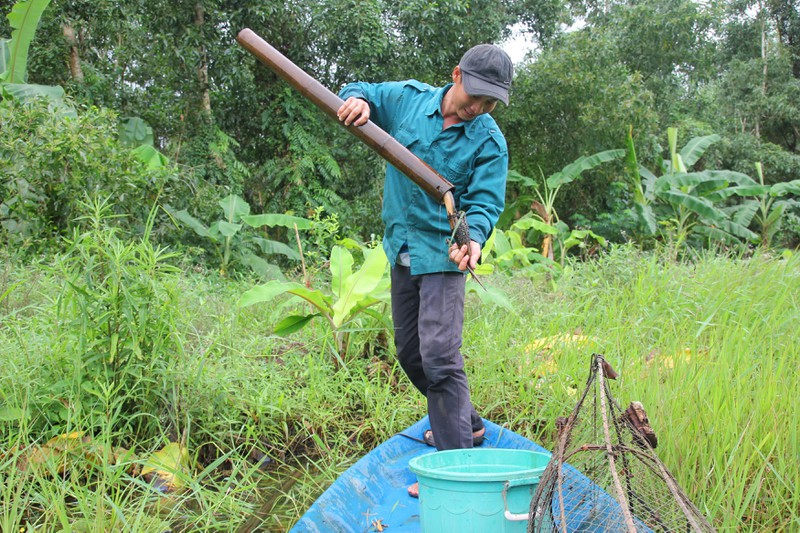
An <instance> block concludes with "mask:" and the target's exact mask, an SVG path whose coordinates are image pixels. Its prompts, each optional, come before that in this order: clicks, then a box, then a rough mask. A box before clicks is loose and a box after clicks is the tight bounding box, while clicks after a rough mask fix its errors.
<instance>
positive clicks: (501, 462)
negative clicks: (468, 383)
mask: <svg viewBox="0 0 800 533" xmlns="http://www.w3.org/2000/svg"><path fill="white" fill-rule="evenodd" d="M549 461H550V455H549V454H546V453H539V452H533V451H529V450H507V449H497V448H471V449H464V450H447V451H443V452H435V453H430V454H426V455H421V456H418V457H414V458H413V459H411V461H409V464H408V465H409V468H411V471H412V472H414V473H415V474H416V475H417V480H418V481H419V508H420V525H421V529H422V531H423V532H428V533H450V532H453V533H455V532H458V533H462V532H469V531H471V532H475V533H487V532H489V533H495V532H496V533H515V532H522V533H524V532H525V531H527V528H528V509H529V507H530V504H531V498H532V497H533V493H534V492H536V487H537V485H538V484H539V478H540V477H541V475H542V472H544V469H545V467H546V466H547V463H548V462H549Z"/></svg>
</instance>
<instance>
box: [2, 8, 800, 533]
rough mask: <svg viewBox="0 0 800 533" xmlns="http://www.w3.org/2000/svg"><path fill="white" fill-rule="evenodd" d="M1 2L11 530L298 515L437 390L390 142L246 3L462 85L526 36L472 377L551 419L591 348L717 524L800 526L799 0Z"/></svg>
mask: <svg viewBox="0 0 800 533" xmlns="http://www.w3.org/2000/svg"><path fill="white" fill-rule="evenodd" d="M0 13H1V14H3V15H8V17H4V18H2V19H0V37H3V39H0V98H2V100H1V101H0V242H2V243H3V249H2V252H0V257H1V258H2V267H1V268H0V369H1V371H0V530H3V531H12V530H14V531H19V530H20V529H26V530H29V531H34V530H39V531H60V530H73V531H82V530H86V531H100V530H109V531H110V530H115V531H116V530H125V531H164V530H165V529H171V530H176V531H178V530H186V531H189V530H192V531H196V530H208V531H232V530H254V529H266V530H274V531H284V530H286V529H287V528H288V527H290V526H291V524H292V523H293V522H294V521H295V520H296V519H297V518H298V517H299V516H300V514H302V512H303V510H304V509H305V508H307V507H308V505H309V504H310V502H312V501H313V500H314V498H315V497H316V496H317V495H319V493H321V492H322V490H324V488H325V487H326V486H327V485H328V484H329V483H330V482H331V481H332V480H333V479H335V477H336V476H337V475H338V474H339V473H341V472H342V471H343V470H344V469H345V468H346V467H347V466H349V464H352V462H353V461H354V460H356V459H357V458H358V457H359V456H361V455H363V454H364V453H366V452H367V451H368V450H369V449H371V448H372V447H374V446H375V445H376V444H377V443H379V442H382V441H383V440H385V439H386V438H388V437H389V436H390V435H392V434H393V433H394V432H396V431H398V430H401V429H403V428H405V427H406V426H407V425H409V424H410V423H412V422H413V421H415V420H417V419H419V417H420V416H422V414H423V413H424V407H423V406H422V405H421V404H420V402H419V398H418V397H417V396H415V395H413V394H410V393H409V394H406V393H405V392H406V390H407V388H408V387H407V383H406V382H405V381H404V378H403V377H402V373H401V372H400V370H399V369H398V367H397V366H396V364H395V363H394V358H393V349H394V347H393V343H392V340H391V321H390V316H389V315H390V313H389V311H388V308H387V296H386V289H387V275H386V274H387V273H386V264H385V258H384V257H382V254H381V253H380V246H379V240H380V235H381V234H382V225H381V221H380V214H379V211H380V208H379V206H380V203H381V198H380V195H381V193H382V173H383V163H382V162H381V161H380V160H379V159H378V157H377V156H376V155H374V154H372V153H370V152H369V151H368V150H367V149H366V148H364V147H363V146H360V145H358V144H356V142H355V141H354V140H353V138H352V137H351V136H349V135H348V134H346V133H345V132H343V131H341V129H340V128H339V126H337V125H336V124H334V123H333V122H332V121H330V120H328V119H327V118H325V117H324V115H323V114H322V113H321V112H319V111H318V110H316V109H315V108H313V106H312V105H311V104H309V103H308V102H307V101H305V100H304V99H303V97H302V96H300V95H299V94H298V93H297V92H295V91H293V90H292V89H290V88H289V87H288V86H287V85H286V84H285V83H284V82H282V81H281V80H279V79H278V78H276V77H275V76H274V75H273V74H272V73H271V72H269V70H268V69H266V68H265V67H263V66H261V65H259V64H257V62H256V61H255V59H254V58H252V57H251V56H250V55H249V54H248V53H247V52H245V51H244V50H243V49H242V48H240V47H239V46H237V45H236V44H235V35H236V33H238V31H239V30H240V29H241V28H244V27H249V28H251V29H253V30H254V31H256V32H257V33H259V34H260V35H261V36H263V37H264V38H265V39H266V40H267V41H268V42H270V43H271V44H273V45H274V46H275V47H276V48H278V49H279V50H280V51H281V52H282V53H284V54H285V55H286V56H287V57H289V58H290V59H291V60H293V61H294V62H295V63H297V64H298V65H299V66H300V67H301V68H303V69H304V70H306V71H307V72H309V73H310V74H312V75H313V76H314V77H316V78H317V79H319V80H320V81H321V82H322V83H323V84H325V85H326V86H328V87H329V88H331V89H332V90H334V91H335V90H337V89H338V88H339V87H341V86H342V85H343V84H344V83H347V82H349V81H354V80H364V81H383V80H389V79H405V78H411V77H413V78H416V79H419V80H422V81H425V82H428V83H431V84H434V85H438V84H443V83H446V82H447V81H448V79H449V73H450V72H451V70H452V67H453V66H454V65H455V64H456V63H457V62H458V59H459V57H460V56H461V54H462V53H463V52H464V51H465V50H467V49H468V48H469V47H471V46H472V45H474V44H477V43H482V42H496V43H501V42H504V41H506V40H507V39H509V38H510V37H511V36H512V35H514V34H522V35H524V36H527V38H528V39H530V40H531V41H532V42H533V43H534V44H535V46H534V48H533V50H532V51H531V52H530V53H529V54H528V55H527V56H526V57H525V58H524V59H523V60H522V61H520V62H519V63H518V64H517V66H516V67H517V68H516V75H515V79H514V86H513V94H512V104H511V105H510V106H509V107H507V108H502V109H498V111H497V113H496V118H497V120H498V122H499V123H500V125H501V127H502V129H503V131H504V133H505V135H506V137H507V139H508V142H509V149H510V153H511V172H510V174H509V188H508V193H507V209H506V211H505V212H504V213H503V216H502V218H501V221H500V223H499V225H498V230H497V231H496V232H495V235H494V236H493V237H492V239H491V241H490V243H488V244H487V247H486V249H485V258H486V261H485V265H483V267H482V268H483V270H482V271H481V273H483V274H484V283H487V282H488V285H489V289H490V290H489V291H488V292H484V291H478V290H471V291H470V298H469V301H468V322H467V328H466V329H467V332H468V333H467V338H466V339H465V353H466V355H467V357H468V359H469V362H468V367H469V369H470V373H471V374H470V378H471V380H472V383H473V384H475V385H474V387H473V388H474V391H475V392H474V394H475V401H476V404H477V405H478V406H480V407H481V411H482V413H483V414H484V415H485V416H486V417H487V418H491V419H492V420H494V421H495V422H498V423H503V424H508V425H509V427H511V428H513V429H514V430H515V431H518V432H520V433H522V434H525V435H526V436H528V437H530V438H532V439H534V440H536V441H538V442H541V443H542V444H543V445H545V446H550V445H551V444H552V442H553V438H554V426H553V421H554V419H555V417H557V416H561V415H564V414H565V413H566V412H568V411H569V410H570V409H571V407H572V405H573V403H574V396H575V391H576V390H577V389H579V388H580V385H581V383H582V381H583V380H584V379H585V376H586V373H587V372H588V368H587V367H588V361H589V355H590V354H591V353H592V352H593V351H600V352H602V353H605V354H606V356H607V357H608V358H609V360H610V361H611V362H612V364H613V365H614V366H615V367H617V369H618V370H620V371H621V374H622V376H621V377H622V379H621V381H620V382H619V384H618V396H619V397H620V399H621V401H627V400H629V399H631V400H632V399H637V400H640V401H643V402H644V403H645V405H646V406H647V407H648V409H649V414H650V416H651V420H652V421H653V422H654V425H655V426H656V430H657V432H659V436H660V437H661V438H660V446H659V449H658V452H659V456H660V457H661V458H662V460H664V462H665V463H666V464H667V465H668V466H669V467H670V468H671V469H672V471H673V472H675V474H676V476H677V477H678V479H679V481H680V482H681V484H682V486H683V487H684V488H685V489H686V490H687V492H688V493H689V495H690V497H691V498H692V499H693V500H694V501H695V502H696V503H697V504H698V506H699V507H700V509H701V510H702V511H703V512H705V513H706V514H707V515H708V517H709V519H710V520H712V522H713V523H714V525H716V526H717V527H719V529H721V530H746V531H785V530H793V529H800V499H798V498H800V496H798V494H800V491H798V490H797V486H798V482H800V471H799V470H798V467H797V464H798V459H800V457H798V455H797V454H798V452H797V451H798V450H800V442H799V441H798V434H797V424H793V423H791V422H792V421H794V420H796V419H797V418H798V415H800V413H799V412H798V411H800V405H799V403H798V400H797V398H798V397H800V379H798V376H797V370H796V366H797V356H798V353H800V351H799V350H798V345H797V340H796V338H795V337H796V334H795V330H796V329H797V323H798V318H800V316H799V315H800V312H799V311H798V296H797V295H798V294H800V282H799V281H798V276H799V275H798V271H799V270H798V260H797V257H796V254H795V253H794V252H793V250H796V248H797V246H798V244H800V218H798V213H800V211H798V200H797V198H798V197H799V196H800V155H798V151H799V150H800V147H799V146H798V141H800V14H799V13H800V5H798V2H797V1H796V0H783V1H778V0H758V1H749V0H742V1H740V0H724V1H723V0H720V1H711V2H695V1H690V0H652V1H649V2H646V3H640V2H625V1H616V0H613V1H607V2H590V1H587V2H582V1H562V0H478V1H475V0H473V1H469V2H468V1H464V0H445V1H439V2H430V1H427V0H426V1H422V0H409V1H406V2H399V3H398V2H384V1H382V0H362V1H359V2H350V1H342V0H336V1H332V0H323V1H315V2H305V1H293V2H272V1H266V2H264V1H262V2H251V1H249V0H240V1H237V2H229V1H224V0H194V1H191V2H186V1H182V0H178V1H172V2H164V1H161V0H149V1H147V2H141V1H137V0H123V1H115V2H110V1H106V0H95V1H84V0H71V1H62V2H53V3H51V2H50V1H49V0H25V1H19V2H0ZM375 250H377V252H374V251H375ZM492 272H493V273H494V274H493V275H491V276H489V275H488V274H490V273H492ZM471 285H473V284H472V283H470V286H471Z"/></svg>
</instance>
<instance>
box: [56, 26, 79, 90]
mask: <svg viewBox="0 0 800 533" xmlns="http://www.w3.org/2000/svg"><path fill="white" fill-rule="evenodd" d="M61 29H62V32H63V33H64V39H65V40H66V41H67V46H68V47H69V71H70V75H71V76H72V81H74V82H76V83H83V69H81V58H80V56H79V55H78V39H77V38H76V37H75V29H74V28H73V27H72V25H71V24H69V23H67V24H64V25H63V26H62V27H61Z"/></svg>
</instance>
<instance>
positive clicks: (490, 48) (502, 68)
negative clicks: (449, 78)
mask: <svg viewBox="0 0 800 533" xmlns="http://www.w3.org/2000/svg"><path fill="white" fill-rule="evenodd" d="M458 66H459V67H460V68H461V74H462V76H461V81H462V83H463V84H464V90H465V91H466V92H467V94H469V95H472V96H491V97H492V98H497V99H498V100H502V102H503V103H504V104H506V105H508V90H509V89H510V88H511V78H512V77H513V76H514V64H513V63H512V62H511V58H510V57H508V54H507V53H505V52H504V51H503V50H502V49H501V48H500V47H499V46H495V45H493V44H479V45H477V46H473V47H472V48H470V49H469V50H467V52H466V53H465V54H464V56H463V57H462V58H461V62H460V63H459V64H458Z"/></svg>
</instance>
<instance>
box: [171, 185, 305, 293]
mask: <svg viewBox="0 0 800 533" xmlns="http://www.w3.org/2000/svg"><path fill="white" fill-rule="evenodd" d="M219 206H220V208H222V215H223V218H221V219H219V220H216V221H214V222H213V223H212V224H211V225H210V226H206V225H205V224H203V223H202V222H201V221H199V220H198V219H196V218H195V217H193V216H192V215H190V214H189V213H188V211H186V210H185V209H183V210H181V211H175V210H174V209H172V208H170V207H169V206H166V207H165V210H166V211H167V212H168V213H169V214H170V215H171V216H172V217H173V218H174V219H175V220H178V221H180V222H182V223H183V224H185V225H186V226H188V227H189V228H191V229H192V230H193V231H194V232H195V233H196V234H197V235H199V236H201V237H205V238H206V239H208V240H209V241H211V243H212V244H213V248H214V250H215V252H216V253H217V256H218V259H219V261H220V273H221V274H222V275H227V274H228V272H229V271H230V269H231V268H232V267H233V266H235V265H236V264H241V265H244V266H247V267H249V268H250V269H252V270H253V271H254V272H255V273H257V274H258V275H260V276H262V277H273V278H283V274H282V273H281V271H280V269H279V268H278V267H277V266H276V265H273V264H271V263H269V262H267V261H266V260H265V259H264V258H262V257H260V256H259V255H258V253H259V252H260V253H261V254H264V255H272V254H280V255H284V256H286V257H288V258H290V259H296V260H299V259H300V254H299V252H297V251H296V250H294V249H293V248H291V247H289V246H288V245H287V244H285V243H282V242H277V241H273V240H269V239H265V238H263V237H260V236H258V235H257V234H255V233H253V232H250V231H246V230H244V228H245V226H249V227H250V228H254V229H255V228H261V227H264V226H267V227H274V226H280V227H285V228H290V229H294V228H295V227H296V228H297V229H299V230H300V229H310V228H311V221H310V220H308V219H305V218H300V217H295V216H291V215H282V214H263V215H251V214H250V204H248V203H247V202H246V201H245V200H244V199H243V198H241V197H240V196H238V195H235V194H231V195H229V196H227V197H225V198H223V199H222V200H220V201H219ZM243 230H244V231H243Z"/></svg>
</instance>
